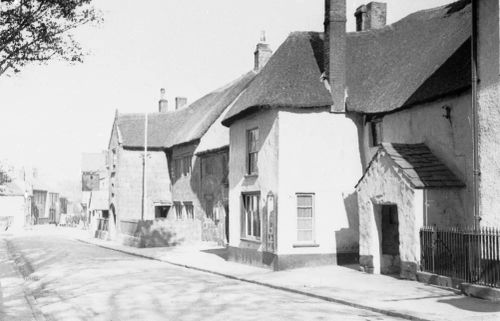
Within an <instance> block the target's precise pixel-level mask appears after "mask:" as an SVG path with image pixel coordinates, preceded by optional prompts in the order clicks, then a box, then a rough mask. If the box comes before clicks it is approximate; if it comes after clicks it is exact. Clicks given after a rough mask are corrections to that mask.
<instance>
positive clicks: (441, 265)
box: [420, 227, 500, 288]
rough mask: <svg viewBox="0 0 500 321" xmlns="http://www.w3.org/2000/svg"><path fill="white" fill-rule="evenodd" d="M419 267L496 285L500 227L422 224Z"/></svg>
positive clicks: (499, 277)
mask: <svg viewBox="0 0 500 321" xmlns="http://www.w3.org/2000/svg"><path fill="white" fill-rule="evenodd" d="M420 248H421V256H422V257H421V269H422V270H423V271H426V272H431V273H435V274H439V275H444V276H449V277H452V278H456V279H459V280H463V281H465V282H469V283H474V284H480V285H486V286H490V287H496V288H500V230H499V229H494V228H487V227H483V228H481V229H474V228H449V229H441V228H436V227H423V228H422V229H421V230H420Z"/></svg>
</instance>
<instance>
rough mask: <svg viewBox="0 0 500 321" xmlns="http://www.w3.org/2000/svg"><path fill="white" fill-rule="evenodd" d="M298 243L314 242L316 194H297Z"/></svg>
mask: <svg viewBox="0 0 500 321" xmlns="http://www.w3.org/2000/svg"><path fill="white" fill-rule="evenodd" d="M297 241H299V242H313V241H314V194H297Z"/></svg>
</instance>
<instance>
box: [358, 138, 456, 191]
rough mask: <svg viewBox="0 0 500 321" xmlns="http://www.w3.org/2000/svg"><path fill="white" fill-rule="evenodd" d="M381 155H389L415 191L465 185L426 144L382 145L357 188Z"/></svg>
mask: <svg viewBox="0 0 500 321" xmlns="http://www.w3.org/2000/svg"><path fill="white" fill-rule="evenodd" d="M379 155H387V156H388V157H389V158H390V159H391V160H392V163H393V164H394V166H396V167H397V168H398V169H399V171H398V172H399V173H401V176H402V177H404V178H405V179H406V180H407V181H408V182H409V183H410V185H411V186H412V187H413V188H415V189H425V188H456V187H465V184H464V183H463V182H462V181H461V180H460V179H459V178H458V177H457V176H456V175H455V174H453V172H452V171H451V170H450V169H449V168H448V167H447V166H446V165H445V164H444V163H443V162H441V161H440V160H439V159H438V158H437V157H436V156H435V155H434V154H433V153H432V151H431V150H430V149H429V147H427V146H426V145H425V144H395V143H382V145H381V146H380V148H379V150H378V151H377V153H376V154H375V156H374V157H373V159H372V160H371V161H370V164H369V165H368V167H367V169H366V171H365V173H364V174H363V176H362V177H361V179H360V180H359V182H358V184H356V187H358V186H359V184H360V183H361V182H362V181H363V180H364V178H365V176H366V173H367V172H368V171H369V169H370V167H371V166H372V165H373V164H374V162H376V161H377V159H378V157H379Z"/></svg>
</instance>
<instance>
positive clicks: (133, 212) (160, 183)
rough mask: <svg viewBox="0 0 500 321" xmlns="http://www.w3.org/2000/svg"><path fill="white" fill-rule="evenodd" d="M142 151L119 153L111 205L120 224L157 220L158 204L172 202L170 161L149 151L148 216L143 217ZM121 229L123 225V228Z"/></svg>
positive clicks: (146, 214) (159, 152) (161, 153)
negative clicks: (155, 207) (155, 208)
mask: <svg viewBox="0 0 500 321" xmlns="http://www.w3.org/2000/svg"><path fill="white" fill-rule="evenodd" d="M142 156H143V152H142V151H137V150H127V149H123V148H119V149H118V157H117V165H116V169H115V170H116V172H115V174H114V175H112V184H113V186H112V192H111V193H112V195H111V196H112V197H111V202H112V204H113V205H114V207H115V210H116V215H117V218H118V222H120V221H131V220H132V221H134V220H140V219H144V220H151V219H154V216H155V213H154V203H155V202H158V201H163V202H171V192H170V178H169V173H168V163H167V157H166V155H165V153H164V152H163V151H149V152H148V161H147V198H146V212H145V213H144V217H141V215H142V179H143V170H142V168H143V165H142ZM119 225H120V224H119Z"/></svg>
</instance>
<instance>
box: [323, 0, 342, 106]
mask: <svg viewBox="0 0 500 321" xmlns="http://www.w3.org/2000/svg"><path fill="white" fill-rule="evenodd" d="M346 22H347V19H346V0H325V24H324V25H325V42H324V43H325V59H324V61H325V78H326V79H325V80H327V81H328V85H329V87H330V92H331V94H332V99H333V106H332V109H331V111H332V112H336V113H342V112H345V92H346V75H345V73H346V67H345V62H346Z"/></svg>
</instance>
